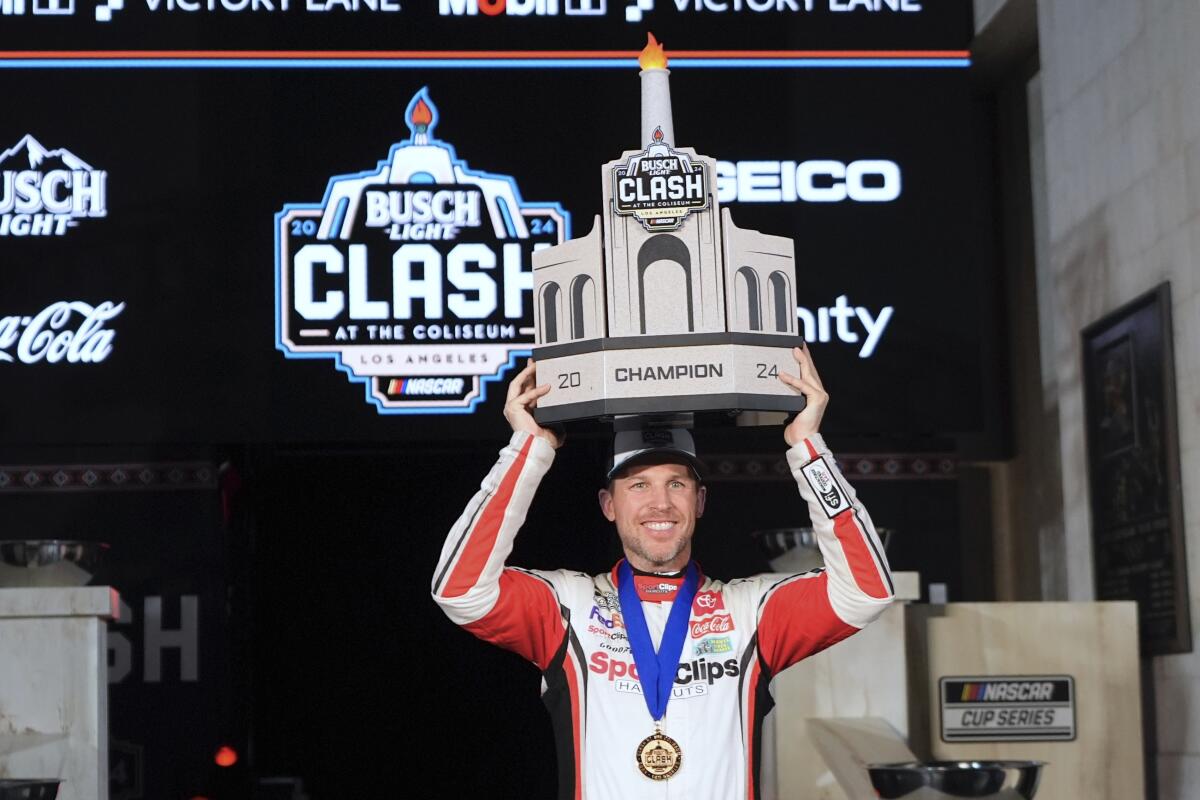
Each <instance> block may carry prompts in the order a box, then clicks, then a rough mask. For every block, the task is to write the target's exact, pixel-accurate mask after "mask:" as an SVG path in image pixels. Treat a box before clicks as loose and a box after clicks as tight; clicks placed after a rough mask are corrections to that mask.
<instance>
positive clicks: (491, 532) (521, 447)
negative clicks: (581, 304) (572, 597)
mask: <svg viewBox="0 0 1200 800" xmlns="http://www.w3.org/2000/svg"><path fill="white" fill-rule="evenodd" d="M533 380H534V378H533V362H530V363H529V365H528V366H527V367H526V368H525V369H524V370H522V371H521V373H520V374H518V375H517V376H516V377H515V378H514V379H513V381H512V383H510V384H509V388H508V398H507V401H506V403H505V406H504V416H505V417H506V418H507V419H508V421H509V424H510V426H511V427H512V429H513V435H512V439H511V440H510V441H509V443H508V445H507V446H506V447H505V448H504V449H503V450H501V451H500V459H499V460H498V461H497V462H496V464H495V466H493V467H492V469H491V471H490V472H489V473H488V474H487V477H486V478H484V479H483V483H482V484H481V485H480V488H479V491H478V492H476V493H475V496H474V497H473V498H471V502H470V503H468V504H467V507H466V508H465V509H464V510H463V513H462V515H461V516H460V517H459V518H458V521H457V522H455V523H454V526H453V527H452V528H451V529H450V535H449V536H448V537H447V538H446V544H445V545H444V546H443V547H442V556H441V558H440V559H439V561H438V565H437V569H436V570H435V572H434V576H433V599H434V601H435V602H437V604H438V605H439V606H441V608H442V610H443V611H444V612H445V613H446V616H448V617H449V618H450V619H451V620H452V621H453V622H455V623H456V624H458V625H461V626H462V627H463V628H465V629H466V630H468V631H470V632H471V633H473V634H474V635H476V636H478V637H479V638H481V639H484V640H485V641H488V642H492V643H493V644H496V645H499V646H501V647H504V648H506V649H509V650H513V651H515V652H517V653H519V654H521V655H523V656H525V657H526V658H528V659H529V660H531V661H533V662H534V663H537V664H538V665H539V666H541V667H542V668H543V669H544V668H545V666H546V665H547V664H548V663H549V662H550V659H551V658H552V656H553V654H554V651H555V650H556V649H557V648H558V645H559V643H560V642H561V641H562V637H563V635H564V626H563V622H562V619H561V614H560V612H559V604H558V600H557V598H556V597H555V594H554V590H553V588H552V587H551V586H550V584H549V583H547V582H546V581H545V580H543V579H542V578H540V577H538V576H536V575H532V574H530V573H527V572H524V571H521V570H515V569H509V568H505V565H504V562H505V561H506V560H507V559H508V556H509V554H510V553H511V552H512V547H513V539H514V538H515V537H516V535H517V531H518V530H519V529H520V527H521V525H522V523H524V522H525V515H526V513H527V512H528V510H529V504H530V503H531V502H532V500H533V495H534V492H536V491H537V487H538V484H539V483H541V480H542V477H543V476H544V475H545V474H546V471H547V470H549V469H550V465H551V464H552V463H553V461H554V451H555V449H556V448H557V447H558V446H559V445H560V444H561V439H560V438H559V437H558V436H557V435H556V434H554V433H553V432H552V431H550V430H548V429H546V428H542V427H540V426H538V425H537V423H536V422H535V421H534V419H533V416H532V414H530V409H531V408H532V407H533V405H534V404H536V402H537V398H539V397H541V396H542V395H544V394H546V392H547V391H549V388H550V387H549V386H540V387H535V386H533Z"/></svg>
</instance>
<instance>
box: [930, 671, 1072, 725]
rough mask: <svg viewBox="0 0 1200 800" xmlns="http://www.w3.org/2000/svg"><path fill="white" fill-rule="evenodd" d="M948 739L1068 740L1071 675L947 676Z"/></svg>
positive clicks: (942, 685)
mask: <svg viewBox="0 0 1200 800" xmlns="http://www.w3.org/2000/svg"><path fill="white" fill-rule="evenodd" d="M938 700H939V705H940V707H941V712H942V741H944V742H1068V741H1073V740H1074V739H1075V679H1074V678H1072V677H1071V676H1070V675H1015V676H1002V675H989V676H986V677H943V678H941V679H940V680H939V681H938Z"/></svg>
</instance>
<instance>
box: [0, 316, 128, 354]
mask: <svg viewBox="0 0 1200 800" xmlns="http://www.w3.org/2000/svg"><path fill="white" fill-rule="evenodd" d="M124 310H125V304H124V303H114V302H112V301H111V300H105V301H104V302H102V303H100V304H98V305H92V304H91V303H85V302H83V301H82V300H62V301H59V302H57V303H51V304H50V305H48V306H46V307H45V308H43V309H41V310H40V311H37V312H35V313H32V314H27V315H23V314H18V315H13V316H6V317H0V362H9V363H20V364H40V363H45V364H98V363H100V362H101V361H103V360H104V359H106V358H108V356H109V354H110V353H112V348H113V337H115V336H116V331H114V330H112V329H110V328H108V327H106V325H107V323H109V322H111V321H112V320H113V319H114V318H116V317H117V316H118V315H119V314H120V313H121V312H122V311H124Z"/></svg>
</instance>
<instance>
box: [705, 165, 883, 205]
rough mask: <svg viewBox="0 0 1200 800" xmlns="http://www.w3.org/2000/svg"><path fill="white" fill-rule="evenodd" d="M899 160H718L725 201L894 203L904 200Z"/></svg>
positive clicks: (719, 192)
mask: <svg viewBox="0 0 1200 800" xmlns="http://www.w3.org/2000/svg"><path fill="white" fill-rule="evenodd" d="M901 183H902V181H901V179H900V165H898V164H897V163H896V162H894V161H884V160H863V161H851V162H850V163H849V164H845V163H843V162H841V161H827V160H815V161H801V162H799V163H797V162H795V161H738V162H733V161H718V162H717V199H718V200H719V201H720V202H722V203H794V202H796V201H797V200H803V201H804V202H806V203H840V202H842V201H843V200H853V201H855V202H859V203H889V202H891V201H892V200H895V199H896V198H897V197H899V196H900V189H901Z"/></svg>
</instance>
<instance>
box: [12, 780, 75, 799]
mask: <svg viewBox="0 0 1200 800" xmlns="http://www.w3.org/2000/svg"><path fill="white" fill-rule="evenodd" d="M60 783H62V781H60V780H58V779H57V778H38V779H33V780H18V779H15V778H0V800H54V798H56V797H58V785H59V784H60Z"/></svg>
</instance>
